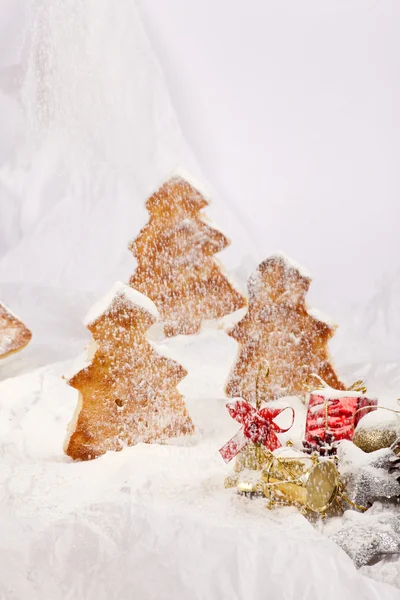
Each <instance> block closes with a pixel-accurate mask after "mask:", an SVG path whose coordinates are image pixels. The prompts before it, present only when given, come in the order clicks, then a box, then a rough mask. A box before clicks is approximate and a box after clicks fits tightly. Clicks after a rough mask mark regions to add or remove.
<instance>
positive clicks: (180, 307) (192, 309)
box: [129, 175, 246, 336]
mask: <svg viewBox="0 0 400 600" xmlns="http://www.w3.org/2000/svg"><path fill="white" fill-rule="evenodd" d="M207 205H208V201H207V200H206V199H205V197H204V195H203V194H202V193H201V192H200V191H199V190H198V189H196V187H194V185H192V184H191V183H189V181H187V180H186V179H185V178H183V177H181V176H178V175H177V176H174V177H172V178H171V179H169V180H168V181H167V182H166V183H164V185H162V186H161V187H160V188H159V190H158V191H157V192H155V194H153V195H152V196H151V197H150V198H149V199H148V200H147V202H146V208H147V210H148V211H149V213H150V220H149V222H148V223H147V225H146V226H145V227H144V228H143V229H142V230H141V232H140V233H139V235H138V237H137V239H136V240H134V241H133V242H132V243H131V245H130V249H131V250H132V252H133V255H134V256H135V257H136V259H137V263H138V264H137V269H136V271H135V273H134V275H133V276H132V278H131V280H130V282H129V283H130V285H131V286H132V287H134V288H135V289H137V290H139V291H140V292H142V293H143V294H145V295H146V296H148V297H149V298H151V299H152V300H153V302H154V303H155V305H156V306H157V309H158V310H159V312H160V316H161V320H162V321H163V322H164V331H165V335H166V336H174V335H178V334H192V333H197V332H198V331H199V329H200V326H201V323H202V321H203V320H205V319H216V318H220V317H223V316H225V315H227V314H229V313H232V312H234V311H236V310H238V309H240V308H242V307H243V306H245V304H246V301H245V299H244V298H243V296H242V295H241V294H240V293H239V292H238V291H237V290H236V289H235V288H234V287H233V285H232V284H231V283H230V282H229V281H228V279H227V278H226V277H225V275H224V274H223V272H222V268H221V266H220V265H219V264H218V262H217V261H216V260H215V258H214V254H216V253H217V252H220V251H221V250H223V249H224V248H225V247H226V246H228V245H229V241H228V239H227V238H226V237H225V236H224V235H223V233H221V232H220V231H219V230H217V229H215V228H214V227H212V226H211V225H210V224H209V223H208V222H207V220H206V217H205V215H204V214H203V213H202V212H201V210H202V209H203V208H204V207H206V206H207Z"/></svg>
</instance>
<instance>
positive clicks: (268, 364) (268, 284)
mask: <svg viewBox="0 0 400 600" xmlns="http://www.w3.org/2000/svg"><path fill="white" fill-rule="evenodd" d="M309 284H310V278H309V277H305V276H304V274H303V273H302V272H300V271H298V270H297V268H296V267H295V266H294V264H293V263H291V262H288V261H287V259H286V258H283V257H282V256H280V255H273V256H271V257H269V258H267V259H266V260H265V261H263V262H262V263H261V264H260V265H259V266H258V268H257V270H256V272H255V273H253V275H251V277H250V278H249V282H248V290H249V309H248V313H247V315H246V316H245V317H244V318H243V319H242V320H241V321H240V322H239V323H238V324H237V325H236V326H235V327H233V329H232V330H231V331H230V333H229V335H231V336H232V337H233V338H234V339H235V340H236V341H237V342H238V343H239V345H240V346H239V354H238V358H237V361H236V363H235V365H234V367H233V370H232V373H231V376H230V378H229V380H228V384H227V387H226V391H227V394H228V396H231V397H242V398H244V399H245V400H247V401H248V402H252V403H254V402H255V401H256V395H257V394H258V395H259V397H260V398H261V399H265V400H273V399H277V398H280V397H282V396H287V395H300V396H303V397H304V396H305V395H306V389H307V385H308V383H309V378H310V376H311V375H312V374H317V375H319V376H320V377H321V378H322V379H323V380H324V381H326V382H327V383H328V385H332V387H334V388H335V389H336V388H338V389H343V388H344V385H343V384H342V383H341V382H340V380H339V379H338V377H337V375H336V373H335V370H334V368H333V366H332V363H331V359H330V356H329V352H328V347H327V345H328V341H329V339H330V338H331V336H332V334H333V330H332V328H331V327H329V326H328V325H327V324H326V322H324V321H321V320H320V319H316V318H315V317H314V316H312V315H310V313H309V312H308V311H307V305H306V302H305V296H306V293H307V291H308V287H309ZM267 370H268V376H266V373H267ZM260 377H261V380H260V381H259V385H258V384H257V381H258V380H259V378H260Z"/></svg>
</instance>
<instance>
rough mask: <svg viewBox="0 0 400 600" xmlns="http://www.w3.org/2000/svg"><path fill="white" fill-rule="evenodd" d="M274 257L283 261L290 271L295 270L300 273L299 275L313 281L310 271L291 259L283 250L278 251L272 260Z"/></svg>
mask: <svg viewBox="0 0 400 600" xmlns="http://www.w3.org/2000/svg"><path fill="white" fill-rule="evenodd" d="M273 257H276V258H280V259H282V260H283V262H284V263H285V265H286V267H287V268H288V269H295V271H298V273H300V275H301V276H302V277H306V278H307V279H311V273H310V271H309V270H308V269H306V268H305V267H303V266H302V265H300V264H299V263H297V262H296V261H295V260H293V259H292V258H290V257H289V256H288V255H287V254H285V253H284V252H282V251H281V250H278V252H275V253H274V254H273V255H272V257H271V258H273Z"/></svg>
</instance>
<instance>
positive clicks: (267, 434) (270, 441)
mask: <svg viewBox="0 0 400 600" xmlns="http://www.w3.org/2000/svg"><path fill="white" fill-rule="evenodd" d="M226 407H227V409H228V410H229V413H230V415H231V417H233V418H234V419H236V421H239V423H241V424H242V425H243V427H242V428H241V429H239V431H238V432H237V434H236V435H234V436H233V438H232V439H231V440H229V442H227V443H226V444H225V445H224V446H222V448H221V449H220V454H221V456H222V458H223V459H224V461H225V462H229V461H230V460H232V458H233V457H234V456H236V454H238V453H239V452H240V451H241V450H243V448H244V447H245V446H247V444H248V443H249V442H250V441H251V442H253V443H254V444H264V446H266V447H267V448H269V450H271V451H272V450H275V449H276V448H280V447H281V445H282V444H281V443H280V441H279V440H278V438H277V436H276V432H277V433H285V431H289V429H290V428H291V427H292V425H293V423H294V410H293V408H292V407H291V406H286V408H262V409H261V410H259V411H258V412H257V410H256V409H255V408H254V406H252V405H251V404H249V403H248V402H245V400H236V401H235V402H228V404H227V405H226ZM287 408H290V410H291V411H292V413H293V418H292V422H291V424H290V425H289V427H288V428H287V429H282V428H281V427H279V425H277V424H276V423H274V421H273V419H275V417H277V416H278V415H280V414H281V412H283V411H284V410H286V409H287Z"/></svg>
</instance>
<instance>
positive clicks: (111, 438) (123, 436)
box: [65, 283, 193, 460]
mask: <svg viewBox="0 0 400 600" xmlns="http://www.w3.org/2000/svg"><path fill="white" fill-rule="evenodd" d="M156 319H157V310H156V307H155V306H154V304H153V302H151V300H149V298H146V297H145V296H143V294H141V293H140V292H138V291H136V290H133V289H132V288H130V287H128V286H125V285H123V284H120V283H118V284H116V285H115V286H114V287H113V289H112V290H111V292H110V294H109V295H108V296H107V297H106V299H105V300H104V301H102V302H101V303H100V304H99V305H95V307H94V308H93V309H92V311H91V312H90V313H89V315H88V317H87V319H86V323H87V327H88V329H89V331H90V332H91V333H92V336H93V343H92V344H91V347H90V348H89V354H88V359H87V361H86V363H85V364H84V365H82V368H80V369H79V370H78V372H76V373H75V374H73V375H72V376H71V377H69V378H68V383H69V385H71V386H72V387H73V388H75V389H77V390H78V391H79V403H78V407H77V410H76V412H75V415H74V418H73V420H72V422H71V423H70V427H69V435H68V439H67V440H66V444H65V451H66V453H67V454H68V455H69V456H71V457H72V458H74V459H82V460H88V459H91V458H96V457H97V456H100V455H101V454H104V453H105V452H107V451H108V450H121V449H122V448H123V447H124V446H131V445H134V444H136V443H138V442H163V441H165V440H167V439H168V438H170V437H175V436H181V435H186V434H190V433H192V432H193V424H192V422H191V420H190V417H189V415H188V413H187V411H186V408H185V404H184V401H183V397H182V396H181V394H180V393H179V392H178V390H177V389H176V386H177V385H178V383H179V382H180V381H181V380H182V379H183V378H184V377H185V376H186V375H187V372H186V370H185V369H184V368H183V367H181V366H180V365H179V364H177V363H176V362H174V361H173V360H171V359H169V358H166V357H164V356H161V355H160V354H158V352H157V351H156V350H155V349H154V348H153V346H152V345H151V344H150V343H149V341H148V340H147V339H146V335H145V334H146V331H147V330H148V329H149V327H150V326H151V325H153V324H154V323H155V321H156Z"/></svg>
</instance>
